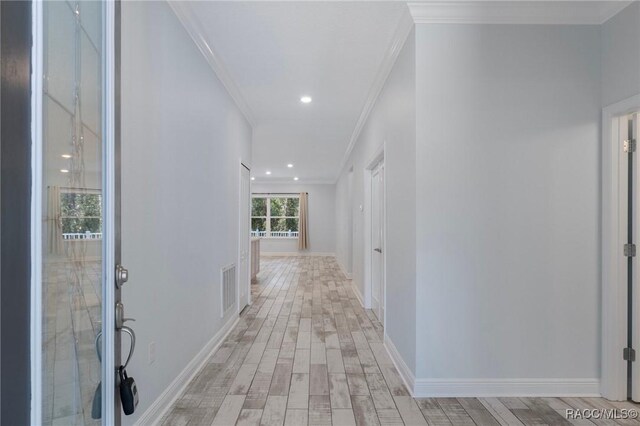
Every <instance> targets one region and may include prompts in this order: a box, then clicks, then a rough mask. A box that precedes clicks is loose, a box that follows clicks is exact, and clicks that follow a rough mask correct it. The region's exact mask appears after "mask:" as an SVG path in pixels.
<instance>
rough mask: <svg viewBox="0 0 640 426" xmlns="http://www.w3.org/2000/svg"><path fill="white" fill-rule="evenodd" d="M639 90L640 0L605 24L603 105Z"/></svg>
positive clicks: (603, 28) (635, 93)
mask: <svg viewBox="0 0 640 426" xmlns="http://www.w3.org/2000/svg"><path fill="white" fill-rule="evenodd" d="M638 93H640V2H637V1H636V2H634V3H632V4H631V5H630V6H628V7H626V8H625V9H624V10H622V11H621V12H620V13H618V14H617V15H616V16H614V17H613V18H611V19H609V20H608V21H607V22H605V23H604V24H603V25H602V105H603V106H607V105H611V104H613V103H615V102H618V101H621V100H623V99H626V98H629V97H631V96H634V95H637V94H638Z"/></svg>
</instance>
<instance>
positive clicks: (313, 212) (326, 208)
mask: <svg viewBox="0 0 640 426" xmlns="http://www.w3.org/2000/svg"><path fill="white" fill-rule="evenodd" d="M251 192H253V193H256V192H270V193H281V192H296V193H300V192H308V193H309V229H308V230H309V249H308V250H306V251H305V253H313V254H334V253H335V252H336V239H335V238H336V216H335V205H336V186H335V185H333V184H266V183H253V184H252V185H251ZM260 251H261V252H262V253H297V252H298V239H297V238H262V240H261V241H260Z"/></svg>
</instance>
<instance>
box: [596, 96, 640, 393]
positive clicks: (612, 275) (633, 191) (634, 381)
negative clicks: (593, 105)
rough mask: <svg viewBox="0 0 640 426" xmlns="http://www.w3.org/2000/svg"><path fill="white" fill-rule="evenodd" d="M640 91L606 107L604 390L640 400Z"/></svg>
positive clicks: (604, 174)
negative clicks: (639, 148) (639, 256)
mask: <svg viewBox="0 0 640 426" xmlns="http://www.w3.org/2000/svg"><path fill="white" fill-rule="evenodd" d="M639 115H640V95H638V96H635V97H633V98H629V99H627V100H625V101H622V102H619V103H617V104H615V105H612V106H609V107H607V108H605V109H604V111H603V119H604V122H603V151H602V158H603V164H602V167H603V175H602V179H603V181H602V188H603V194H602V200H603V210H602V211H603V224H602V230H603V231H602V243H603V250H602V254H603V265H602V284H603V286H602V304H603V308H602V315H603V317H602V324H603V336H602V345H603V346H602V378H601V393H602V396H603V397H605V398H608V399H612V400H626V399H630V400H633V401H640V368H638V366H637V365H635V364H636V363H635V359H636V349H637V348H636V347H637V346H639V343H638V342H640V312H638V309H637V308H634V307H637V306H638V303H639V302H640V297H639V293H640V291H639V290H638V285H637V283H638V281H639V277H640V270H639V269H638V259H637V256H636V247H637V244H638V241H639V240H640V238H639V237H640V233H639V231H638V229H640V227H639V226H638V223H640V216H638V208H637V206H638V195H639V193H638V191H639V189H640V181H638V179H639V177H640V175H639V174H638V171H637V170H638V151H637V140H638V121H639Z"/></svg>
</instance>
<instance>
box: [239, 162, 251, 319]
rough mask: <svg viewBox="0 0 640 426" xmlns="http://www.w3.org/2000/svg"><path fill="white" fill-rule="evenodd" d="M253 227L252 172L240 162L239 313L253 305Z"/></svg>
mask: <svg viewBox="0 0 640 426" xmlns="http://www.w3.org/2000/svg"><path fill="white" fill-rule="evenodd" d="M250 227H251V171H250V170H249V167H247V166H245V165H244V164H243V163H242V162H240V220H239V227H238V232H239V235H238V265H240V267H239V269H238V286H239V289H238V312H242V310H243V309H244V307H245V306H247V305H249V304H250V303H251V265H252V262H253V259H252V253H251V248H250V247H251V242H250V238H251V237H250V231H251V229H250Z"/></svg>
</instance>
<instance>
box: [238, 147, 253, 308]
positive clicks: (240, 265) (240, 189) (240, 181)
mask: <svg viewBox="0 0 640 426" xmlns="http://www.w3.org/2000/svg"><path fill="white" fill-rule="evenodd" d="M239 165H240V167H239V168H238V189H239V194H238V213H239V214H240V213H242V202H243V200H242V172H243V169H247V170H248V171H249V188H248V191H249V207H248V209H249V224H245V226H249V227H251V225H250V223H251V166H249V165H248V164H245V162H244V161H242V158H240V161H239ZM242 225H243V224H242V218H241V217H240V218H238V262H237V265H238V268H237V272H236V282H237V283H238V285H237V287H238V291H237V294H238V298H237V300H236V309H237V311H238V314H239V313H240V311H241V310H242V308H243V307H244V306H245V305H241V303H240V286H241V285H242V283H241V282H240V275H241V274H240V268H241V267H242V260H241V259H242V244H241V243H242V238H243V236H242V232H243V230H242ZM248 239H249V241H248V243H247V247H248V250H247V259H246V263H247V266H246V268H247V278H248V279H247V305H250V304H251V231H250V230H249V231H248Z"/></svg>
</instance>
